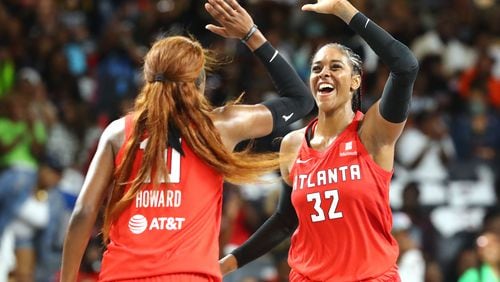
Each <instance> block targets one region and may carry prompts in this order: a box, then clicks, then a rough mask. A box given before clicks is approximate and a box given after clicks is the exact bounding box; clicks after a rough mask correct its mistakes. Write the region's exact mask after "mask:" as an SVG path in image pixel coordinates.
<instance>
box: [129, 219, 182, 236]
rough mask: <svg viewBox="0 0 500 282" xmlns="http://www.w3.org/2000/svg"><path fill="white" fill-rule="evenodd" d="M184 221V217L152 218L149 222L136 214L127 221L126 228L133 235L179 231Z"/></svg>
mask: <svg viewBox="0 0 500 282" xmlns="http://www.w3.org/2000/svg"><path fill="white" fill-rule="evenodd" d="M185 221H186V218H184V217H165V216H161V217H153V218H152V219H151V221H150V222H148V220H147V219H146V217H145V216H143V215H142V214H136V215H134V216H132V217H131V218H130V220H129V221H128V228H129V230H130V232H132V233H133V234H136V235H139V234H141V233H143V232H144V231H146V230H148V231H149V230H168V231H172V230H180V229H182V225H183V223H184V222H185Z"/></svg>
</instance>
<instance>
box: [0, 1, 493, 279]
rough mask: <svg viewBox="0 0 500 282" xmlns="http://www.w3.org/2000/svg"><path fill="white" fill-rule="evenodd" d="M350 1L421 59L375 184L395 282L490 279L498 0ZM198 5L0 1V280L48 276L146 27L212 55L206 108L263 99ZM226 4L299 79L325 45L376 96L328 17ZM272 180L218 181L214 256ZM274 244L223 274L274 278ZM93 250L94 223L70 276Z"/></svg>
mask: <svg viewBox="0 0 500 282" xmlns="http://www.w3.org/2000/svg"><path fill="white" fill-rule="evenodd" d="M354 1H356V2H357V3H356V6H357V7H360V10H361V11H363V12H364V13H365V14H366V15H368V16H369V17H371V18H373V19H374V20H376V22H377V23H379V24H380V25H382V26H383V27H384V28H385V29H386V30H388V31H389V32H390V33H391V34H393V35H394V36H395V37H396V38H397V39H399V40H400V41H402V42H403V43H405V44H407V45H408V46H409V47H410V48H411V49H412V50H413V52H414V53H415V55H416V57H417V58H418V59H419V61H420V66H421V67H420V73H419V77H418V79H417V82H416V85H415V92H414V95H413V100H412V107H411V112H410V118H409V120H408V123H407V126H406V129H405V131H404V132H403V135H402V137H401V139H400V142H399V143H398V144H397V150H396V156H395V158H396V167H395V170H394V178H393V181H392V188H391V194H390V196H391V199H390V201H391V206H392V208H393V211H394V221H393V233H394V236H395V238H396V239H397V240H398V243H399V245H400V250H401V255H400V258H399V260H398V266H399V269H400V273H401V276H402V278H403V281H404V282H406V281H408V282H410V281H415V282H416V281H432V282H439V281H446V282H448V281H461V282H467V281H499V280H500V277H499V273H500V244H499V242H500V241H499V236H500V209H499V195H500V191H499V189H500V181H499V176H498V175H500V17H499V15H500V3H499V2H498V1H495V0H419V1H411V0H377V1H368V0H354ZM203 3H204V1H196V0H99V1H98V0H2V1H0V238H1V240H0V281H57V273H58V270H59V264H60V258H61V249H62V241H63V238H64V232H65V229H66V226H67V221H68V217H69V214H70V213H71V210H72V208H73V206H74V203H75V200H76V197H77V195H78V192H79V189H80V188H81V185H82V182H83V177H84V175H85V173H86V170H87V167H88V165H89V161H90V159H91V157H92V155H93V153H94V151H95V148H96V144H97V141H98V138H99V136H100V133H101V132H102V130H103V128H104V127H105V126H106V125H107V124H108V123H109V122H110V121H111V120H113V119H115V118H117V117H120V116H122V115H123V114H125V113H126V112H127V111H128V109H130V107H131V106H132V101H133V99H134V97H135V95H136V93H137V92H138V89H139V88H140V87H141V84H142V78H141V63H142V56H143V55H144V54H145V52H146V50H147V49H148V48H149V46H150V45H149V44H150V43H151V42H152V40H153V39H154V38H156V37H158V36H163V35H168V34H184V35H190V36H194V37H195V38H197V39H198V40H199V41H200V42H201V43H202V44H203V45H204V46H205V47H207V48H210V49H212V50H213V51H215V53H216V54H218V57H219V58H220V60H221V64H220V66H219V67H218V68H217V69H215V70H213V71H212V72H211V73H209V74H208V77H207V90H206V95H207V96H208V97H209V99H210V100H211V101H212V103H213V104H215V105H222V104H224V103H225V102H227V101H229V100H231V99H234V98H235V97H238V96H239V95H240V94H241V93H243V92H244V96H243V103H258V102H261V101H263V100H266V99H268V98H269V97H272V96H273V95H276V93H275V92H274V87H273V85H272V82H271V81H270V79H269V77H268V76H267V73H266V71H265V70H264V68H263V67H262V66H261V65H260V63H259V62H258V61H257V60H255V59H254V58H253V55H252V54H251V53H250V52H249V51H248V50H247V49H246V47H245V46H244V45H243V44H242V43H240V42H239V41H238V40H224V39H222V38H220V37H217V36H216V35H213V34H211V33H210V32H208V31H207V30H205V28H204V27H205V25H206V24H208V23H211V19H210V17H209V15H208V14H207V13H206V11H205V10H204V8H203ZM240 3H242V5H243V6H244V7H245V8H247V9H248V11H249V12H250V13H251V15H252V16H253V18H254V19H255V21H256V24H257V25H258V27H259V28H260V29H261V31H262V32H263V33H264V34H265V35H266V37H267V38H268V39H269V41H270V42H271V43H272V44H273V45H274V46H275V47H276V48H277V49H278V50H279V51H280V52H281V54H283V56H284V57H285V58H286V59H287V60H288V61H289V62H290V63H291V64H292V65H293V66H294V67H295V69H296V70H297V71H298V73H299V74H300V76H301V77H302V78H303V79H304V81H305V82H307V81H308V76H309V72H310V70H309V64H308V63H309V60H310V57H311V56H312V54H313V52H314V51H315V50H316V48H317V47H318V46H320V45H322V44H324V43H326V42H332V41H335V42H340V43H343V44H345V45H347V46H349V47H351V48H352V49H354V50H355V51H356V52H357V53H359V54H360V55H361V57H362V58H363V60H364V74H363V85H362V100H363V108H364V109H366V108H368V107H369V106H370V105H371V104H372V103H373V102H374V101H375V100H376V99H377V98H378V97H379V95H380V93H381V92H382V89H381V88H382V87H383V85H384V83H385V80H384V79H385V78H386V77H387V75H388V74H387V72H388V70H387V68H386V67H385V66H384V65H383V64H379V61H378V58H377V56H376V55H375V54H374V53H373V51H371V50H370V49H369V48H368V46H367V45H366V43H364V42H363V41H362V40H360V39H359V38H358V37H357V36H355V35H354V33H353V32H351V31H350V30H349V29H348V28H347V27H346V26H345V24H343V23H342V22H341V21H339V20H338V19H336V18H335V17H331V16H330V17H329V16H324V17H322V16H318V15H312V14H308V13H304V12H301V11H300V6H301V5H302V4H304V1H302V0H245V1H243V0H242V1H240ZM311 116H312V115H311ZM307 121H308V120H307V119H305V120H302V121H299V122H297V123H295V124H294V125H293V126H292V127H290V128H288V129H284V130H283V131H281V132H276V133H275V134H274V135H273V136H269V137H267V138H263V139H259V140H256V142H255V143H254V148H255V150H260V151H269V150H277V149H278V148H279V142H280V139H279V138H276V137H278V136H282V135H284V134H286V133H287V132H288V131H290V130H293V129H296V128H299V127H301V126H303V125H304V124H305V123H307ZM244 145H245V144H242V146H244ZM268 177H269V178H270V179H273V178H276V179H279V178H278V175H269V176H268ZM266 183H267V182H266ZM281 185H282V183H281V182H280V181H279V180H276V181H270V182H269V184H266V185H247V186H240V187H234V185H232V184H229V183H226V184H225V186H227V187H226V189H225V192H224V193H225V197H224V209H223V221H222V228H221V236H220V244H221V255H222V254H224V253H227V252H229V251H230V250H231V249H232V248H234V247H235V246H237V245H238V244H241V243H242V242H244V241H245V240H246V239H247V238H248V236H249V235H250V234H251V233H252V232H254V231H255V230H256V229H257V228H258V227H259V226H260V225H261V224H262V223H263V221H264V220H265V219H267V217H268V216H270V215H271V214H272V212H273V211H274V208H275V207H276V203H277V200H278V195H279V190H280V189H281ZM325 236H327V234H325ZM287 244H288V242H284V243H283V244H282V245H281V246H279V247H278V248H276V249H275V250H274V251H273V252H271V253H270V254H268V255H265V256H263V257H261V258H260V259H258V260H257V261H255V262H253V263H251V264H249V265H247V266H245V267H243V268H242V269H240V270H238V271H237V272H234V273H233V274H231V275H229V276H227V277H226V278H225V281H229V282H233V281H247V282H249V281H263V282H271V281H288V277H287V275H288V271H289V269H288V265H287V262H286V258H287V249H288V245H287ZM102 250H103V245H102V243H101V242H100V238H99V226H98V225H97V226H96V228H95V232H94V237H92V238H91V241H90V243H89V246H88V248H87V252H86V254H85V258H84V261H83V263H82V267H81V281H97V280H96V276H97V273H98V272H99V267H100V256H101V253H102ZM338 259H342V258H338ZM374 259H376V258H374ZM8 277H9V278H8ZM481 279H482V280H481ZM487 279H496V280H487Z"/></svg>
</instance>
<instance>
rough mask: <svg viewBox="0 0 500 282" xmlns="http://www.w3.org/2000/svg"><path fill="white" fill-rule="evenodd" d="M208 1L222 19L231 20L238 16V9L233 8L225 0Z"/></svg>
mask: <svg viewBox="0 0 500 282" xmlns="http://www.w3.org/2000/svg"><path fill="white" fill-rule="evenodd" d="M208 3H209V4H210V5H211V6H212V8H213V9H214V10H215V11H216V12H217V15H219V17H220V19H223V20H229V19H231V18H233V17H235V16H237V13H236V11H235V10H234V9H233V8H231V7H230V6H229V5H228V4H227V3H226V2H225V1H224V0H208Z"/></svg>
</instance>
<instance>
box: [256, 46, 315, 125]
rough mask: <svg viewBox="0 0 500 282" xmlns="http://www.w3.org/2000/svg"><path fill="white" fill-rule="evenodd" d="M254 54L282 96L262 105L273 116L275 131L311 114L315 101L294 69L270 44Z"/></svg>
mask: <svg viewBox="0 0 500 282" xmlns="http://www.w3.org/2000/svg"><path fill="white" fill-rule="evenodd" d="M254 54H255V55H256V56H257V57H258V58H259V59H260V61H261V62H262V63H263V64H264V66H265V67H266V69H267V71H268V73H269V75H270V76H271V79H272V81H273V83H274V85H275V87H276V89H277V92H278V94H279V95H280V97H279V98H276V99H271V100H268V101H264V102H263V103H262V104H263V105H265V106H266V107H267V108H268V109H269V110H270V111H271V113H272V115H273V121H274V123H273V130H276V129H279V128H283V127H285V126H287V125H289V124H291V123H293V122H295V121H297V120H299V119H301V118H303V117H305V116H306V115H307V114H309V112H311V110H312V109H313V108H314V99H313V97H312V95H311V94H310V93H309V89H308V87H307V86H306V85H305V84H304V82H303V81H302V80H301V79H300V77H299V75H298V74H297V72H296V71H295V70H294V69H293V67H292V66H291V65H290V64H289V63H287V62H286V61H285V59H284V58H283V57H282V56H281V55H280V54H279V52H278V51H277V50H276V49H274V48H273V46H272V45H271V44H270V43H269V42H266V43H264V44H263V45H262V46H261V47H259V48H258V49H257V50H255V51H254Z"/></svg>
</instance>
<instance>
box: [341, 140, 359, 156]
mask: <svg viewBox="0 0 500 282" xmlns="http://www.w3.org/2000/svg"><path fill="white" fill-rule="evenodd" d="M357 155H358V152H357V151H356V143H354V142H353V141H349V142H345V143H342V144H340V153H339V156H341V157H346V156H357Z"/></svg>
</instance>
